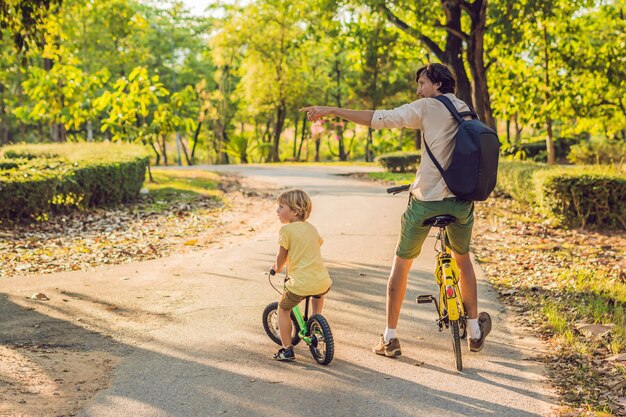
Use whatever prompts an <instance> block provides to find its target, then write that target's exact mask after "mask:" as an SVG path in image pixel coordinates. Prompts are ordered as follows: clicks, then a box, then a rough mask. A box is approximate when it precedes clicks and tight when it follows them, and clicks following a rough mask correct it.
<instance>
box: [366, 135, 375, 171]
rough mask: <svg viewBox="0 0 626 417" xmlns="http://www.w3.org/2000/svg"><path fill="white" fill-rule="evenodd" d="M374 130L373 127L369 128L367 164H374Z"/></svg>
mask: <svg viewBox="0 0 626 417" xmlns="http://www.w3.org/2000/svg"><path fill="white" fill-rule="evenodd" d="M373 131H374V130H373V129H372V128H371V127H368V128H367V140H366V141H365V162H372V160H373V158H372V156H373V155H372V149H371V148H372V145H373V142H374V139H373V135H372V132H373Z"/></svg>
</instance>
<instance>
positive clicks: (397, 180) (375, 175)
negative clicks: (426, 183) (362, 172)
mask: <svg viewBox="0 0 626 417" xmlns="http://www.w3.org/2000/svg"><path fill="white" fill-rule="evenodd" d="M367 176H368V177H369V179H371V180H375V181H387V182H392V183H394V185H404V184H410V183H411V181H413V180H414V179H415V174H414V173H403V174H396V173H392V172H368V173H367Z"/></svg>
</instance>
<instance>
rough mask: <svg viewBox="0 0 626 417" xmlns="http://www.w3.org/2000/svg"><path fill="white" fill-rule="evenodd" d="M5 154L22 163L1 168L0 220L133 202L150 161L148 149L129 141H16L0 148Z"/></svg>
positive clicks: (2, 153)
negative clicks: (72, 142)
mask: <svg viewBox="0 0 626 417" xmlns="http://www.w3.org/2000/svg"><path fill="white" fill-rule="evenodd" d="M0 156H3V157H4V158H6V159H9V162H10V160H11V159H13V160H15V161H16V166H14V167H13V168H9V169H4V170H0V218H5V219H24V218H38V217H45V216H47V215H48V214H49V213H51V212H60V211H63V210H67V209H71V208H87V207H93V206H104V205H114V204H119V203H125V202H128V201H131V200H133V199H134V198H136V197H137V195H138V194H139V190H140V189H141V186H142V184H143V181H144V176H145V171H146V167H147V165H148V157H147V153H146V152H145V150H144V149H143V148H142V147H140V146H136V145H128V144H125V145H122V144H103V143H97V144H94V143H89V144H88V143H76V144H46V145H13V146H8V147H6V148H2V149H0Z"/></svg>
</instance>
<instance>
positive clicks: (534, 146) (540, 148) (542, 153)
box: [502, 135, 585, 162]
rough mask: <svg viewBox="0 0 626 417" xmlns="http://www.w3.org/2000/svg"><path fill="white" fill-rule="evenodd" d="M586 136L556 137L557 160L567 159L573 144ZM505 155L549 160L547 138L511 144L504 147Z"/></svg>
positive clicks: (532, 159) (525, 158)
mask: <svg viewBox="0 0 626 417" xmlns="http://www.w3.org/2000/svg"><path fill="white" fill-rule="evenodd" d="M584 137H585V136H584V135H580V136H578V137H575V138H556V139H555V140H554V156H555V158H556V160H557V161H565V159H566V157H567V155H568V154H569V152H570V149H571V147H572V146H575V145H576V144H577V143H579V142H580V141H581V140H582V139H583V138H584ZM502 154H503V155H504V156H515V157H520V156H521V159H524V160H531V161H534V162H547V161H548V151H547V145H546V141H545V139H540V140H533V141H532V142H525V143H521V144H515V145H510V146H508V147H505V148H504V149H503V152H502Z"/></svg>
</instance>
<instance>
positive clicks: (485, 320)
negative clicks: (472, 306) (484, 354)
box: [467, 312, 491, 352]
mask: <svg viewBox="0 0 626 417" xmlns="http://www.w3.org/2000/svg"><path fill="white" fill-rule="evenodd" d="M478 327H480V339H476V340H474V339H471V338H468V339H467V340H468V343H469V348H470V351H471V352H480V351H481V350H482V348H483V345H484V344H485V338H486V337H487V335H488V334H489V332H491V316H489V314H488V313H485V312H482V313H480V314H479V315H478Z"/></svg>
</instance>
